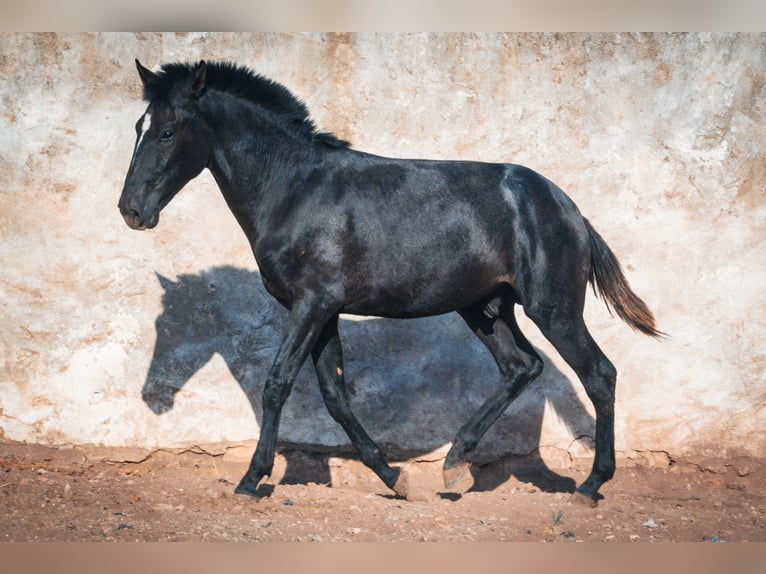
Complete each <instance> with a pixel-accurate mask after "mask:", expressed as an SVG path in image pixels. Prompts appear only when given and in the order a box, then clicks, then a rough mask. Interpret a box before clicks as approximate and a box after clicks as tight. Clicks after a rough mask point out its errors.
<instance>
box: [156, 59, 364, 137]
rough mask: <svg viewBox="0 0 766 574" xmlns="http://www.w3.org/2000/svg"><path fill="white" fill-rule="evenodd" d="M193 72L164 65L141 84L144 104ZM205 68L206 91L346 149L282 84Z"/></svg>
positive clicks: (232, 67) (221, 66)
mask: <svg viewBox="0 0 766 574" xmlns="http://www.w3.org/2000/svg"><path fill="white" fill-rule="evenodd" d="M195 68H196V64H191V63H171V64H164V65H163V66H162V69H161V71H160V72H158V73H156V74H155V75H153V76H150V77H149V78H148V79H147V81H146V83H145V84H144V100H146V101H147V102H151V101H152V100H154V99H161V100H167V99H168V98H169V94H170V90H171V89H172V88H173V86H175V84H176V83H177V82H179V81H181V80H184V79H186V78H189V77H190V76H191V75H192V74H193V73H194V70H195ZM206 68H207V70H206V75H205V78H206V82H205V83H206V85H207V88H208V89H212V90H218V91H221V92H226V93H228V94H232V95H234V96H237V97H240V98H243V99H245V100H248V101H250V102H253V103H254V104H257V105H259V106H261V107H263V108H265V109H266V110H268V111H269V112H271V113H273V114H275V115H276V116H278V119H279V120H280V123H283V124H285V125H286V126H287V127H288V128H289V129H290V130H293V131H295V132H298V133H301V134H303V135H305V136H307V137H308V138H309V139H310V140H312V141H317V142H321V143H324V144H326V145H329V146H332V147H341V148H345V147H348V146H349V145H350V144H349V142H347V141H345V140H342V139H340V138H338V137H337V136H335V135H334V134H332V133H329V132H320V131H318V130H317V127H316V125H315V124H314V121H313V120H312V119H311V118H310V117H309V111H308V108H307V107H306V105H305V104H304V103H303V102H302V101H301V100H299V99H298V98H297V97H295V96H294V95H293V94H292V93H291V92H290V90H288V89H287V88H286V87H284V86H283V85H282V84H280V83H278V82H275V81H273V80H270V79H269V78H266V77H265V76H262V75H260V74H257V73H255V72H253V71H252V70H250V69H249V68H246V67H244V66H238V65H236V64H233V63H231V62H208V63H207V64H206Z"/></svg>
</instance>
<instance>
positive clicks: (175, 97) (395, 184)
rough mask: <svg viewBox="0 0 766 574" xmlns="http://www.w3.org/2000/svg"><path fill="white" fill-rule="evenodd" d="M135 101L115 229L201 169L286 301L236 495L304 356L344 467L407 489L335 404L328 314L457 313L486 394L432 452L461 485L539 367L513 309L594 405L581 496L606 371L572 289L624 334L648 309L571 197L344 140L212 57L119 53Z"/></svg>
mask: <svg viewBox="0 0 766 574" xmlns="http://www.w3.org/2000/svg"><path fill="white" fill-rule="evenodd" d="M136 66H137V68H138V73H139V76H140V78H141V81H142V83H143V88H144V99H145V100H146V101H148V102H149V105H148V107H147V109H146V112H145V113H144V115H143V116H142V117H141V118H140V119H139V120H138V122H137V124H136V133H137V140H136V145H135V148H134V151H133V158H132V160H131V164H130V167H129V169H128V173H127V176H126V179H125V185H124V188H123V191H122V195H121V197H120V201H119V208H120V211H121V213H122V216H123V217H124V219H125V221H126V223H127V224H128V225H129V226H130V227H132V228H133V229H150V228H153V227H155V226H156V225H157V223H158V221H159V214H160V211H161V210H162V208H164V207H165V206H166V205H167V204H168V202H169V201H170V200H171V199H172V198H173V197H174V196H175V195H176V193H178V192H179V191H180V190H181V188H183V186H184V185H185V184H186V183H187V182H189V181H190V180H191V179H193V178H194V177H196V176H197V175H199V173H200V172H201V171H202V170H203V169H204V168H207V169H209V170H210V172H211V173H212V174H213V177H214V178H215V180H216V182H217V184H218V186H219V188H220V189H221V192H222V193H223V196H224V198H225V200H226V202H227V204H228V205H229V208H230V209H231V211H232V212H233V213H234V215H235V217H236V219H237V221H238V223H239V225H240V226H241V227H242V229H243V231H244V232H245V235H246V236H247V238H248V240H249V241H250V246H251V247H252V250H253V253H254V255H255V259H256V261H257V263H258V267H259V270H260V273H261V276H262V280H263V284H264V286H265V287H266V290H267V291H268V292H269V293H270V294H271V295H273V296H274V297H275V298H276V299H277V300H278V301H279V302H280V303H281V304H282V305H284V306H285V307H286V308H288V309H289V310H290V316H289V323H288V325H287V329H286V332H285V336H284V339H283V341H282V343H281V345H280V347H279V350H278V351H277V354H276V358H275V359H274V363H273V365H272V367H271V369H270V371H269V374H268V377H267V380H266V384H265V387H264V390H263V396H262V408H263V420H262V427H261V436H260V440H259V441H258V446H257V448H256V450H255V454H254V455H253V458H252V461H251V463H250V467H249V469H248V471H247V473H246V474H245V476H244V477H243V478H242V480H241V482H240V483H239V485H238V486H237V488H236V492H237V493H243V494H250V495H257V493H258V491H257V489H258V485H259V483H260V482H261V480H262V479H263V478H264V477H266V476H268V475H269V474H270V473H271V470H272V465H273V460H274V449H275V445H276V439H277V431H278V426H279V419H280V413H281V410H282V406H283V404H284V402H285V400H286V399H287V396H288V394H289V393H290V388H291V386H292V383H293V381H294V379H295V376H296V375H297V373H298V370H299V369H300V367H301V365H302V364H303V363H304V361H305V360H306V359H307V358H308V356H309V355H311V358H312V359H313V362H314V366H315V370H316V374H317V378H318V381H319V386H320V389H321V394H322V398H323V400H324V403H325V405H326V406H327V409H328V410H329V412H330V414H331V415H332V417H333V418H334V419H335V420H337V421H338V423H339V424H340V425H341V426H342V427H343V429H344V430H345V431H346V433H347V434H348V436H349V438H350V440H351V442H352V444H353V445H354V447H355V448H356V449H357V450H358V452H359V455H360V458H361V459H362V461H363V462H364V463H365V464H366V465H367V466H368V467H370V468H371V469H372V470H373V471H374V472H375V473H376V474H377V475H378V476H379V477H380V478H381V479H382V480H383V482H384V483H385V484H386V485H387V486H388V487H389V488H391V489H393V490H394V491H395V492H396V493H397V494H399V495H401V496H406V494H407V481H406V477H405V475H404V473H403V472H402V471H401V469H400V468H396V467H391V466H389V465H388V464H387V462H386V458H385V455H384V453H383V451H382V449H381V448H380V447H379V446H378V445H377V444H376V443H375V442H374V441H373V440H372V439H371V438H370V437H369V435H368V434H367V432H366V431H365V430H364V428H363V427H362V426H361V424H360V423H359V421H358V420H357V418H356V417H355V416H354V414H353V413H352V412H351V409H350V408H349V402H348V395H347V392H346V388H345V381H344V375H343V370H344V367H343V356H342V350H341V341H340V339H339V336H338V315H339V313H351V314H361V315H374V316H382V317H394V318H409V317H422V316H428V315H436V314H441V313H447V312H450V311H457V312H458V313H459V314H460V315H461V316H462V317H463V319H464V320H465V321H466V323H467V324H468V326H469V327H470V328H471V330H473V332H474V333H475V334H476V335H477V336H478V337H479V338H480V339H481V340H482V341H483V342H484V344H485V345H486V346H487V348H488V349H489V351H490V352H491V353H492V356H493V357H494V359H495V361H496V362H497V365H498V367H499V368H500V372H501V374H502V376H503V384H502V387H501V388H500V389H499V390H498V391H497V392H496V393H495V394H494V395H493V396H491V397H490V398H489V399H488V400H487V401H486V402H485V403H484V404H483V405H482V406H481V408H480V409H479V410H478V412H476V414H475V415H474V416H473V417H471V418H470V420H468V422H466V423H465V424H464V425H463V426H462V427H460V429H459V431H458V433H457V436H456V437H455V440H454V441H453V444H452V447H451V448H450V451H449V452H448V454H447V456H446V458H445V461H444V482H445V485H446V487H447V488H460V489H465V488H467V487H468V486H470V484H471V481H472V478H471V474H470V471H469V468H468V463H467V462H466V455H467V454H468V453H470V452H471V451H473V450H474V449H475V448H476V446H477V443H478V442H479V440H480V439H481V437H482V436H483V435H484V434H485V433H486V432H487V430H488V429H489V427H490V426H491V425H492V424H493V422H494V421H495V420H496V419H497V418H498V417H499V416H500V415H501V414H502V413H503V411H505V409H506V408H507V407H508V406H509V404H510V403H511V401H512V400H513V399H514V398H515V397H516V396H517V395H518V394H519V393H520V392H521V391H522V389H523V388H524V387H525V386H526V385H527V384H529V382H530V381H532V380H533V379H534V378H535V377H537V376H538V375H539V374H540V372H541V370H542V367H543V362H542V360H541V359H540V357H539V355H538V354H537V352H536V351H535V350H534V348H533V347H532V345H531V344H530V343H529V342H528V341H527V339H526V338H525V337H524V335H523V334H522V333H521V331H520V330H519V327H518V325H517V322H516V319H515V316H514V307H515V305H517V304H519V305H521V306H522V308H523V309H524V312H525V313H526V315H527V316H528V317H530V319H531V320H532V321H533V322H534V323H535V324H536V325H537V326H538V327H539V328H540V330H541V332H542V333H543V334H544V335H545V337H546V338H547V339H548V340H549V341H550V342H551V343H552V344H553V346H554V347H555V348H556V350H557V351H558V352H559V353H560V354H561V356H562V357H563V358H564V360H565V361H566V362H567V363H568V364H569V365H570V366H571V367H572V369H573V370H574V371H575V373H576V374H577V376H578V377H579V379H580V381H581V382H582V384H583V385H584V387H585V390H586V392H587V394H588V397H589V398H590V400H591V401H592V402H593V405H594V407H595V412H596V438H595V458H594V463H593V468H592V471H591V473H590V475H589V476H588V478H587V479H586V480H585V482H584V483H583V484H582V485H580V486H579V487H578V489H577V491H576V492H575V497H576V498H578V499H579V500H583V501H587V502H589V503H593V502H594V501H595V500H597V499H598V497H599V496H600V495H599V494H598V490H599V488H600V487H601V485H602V484H603V483H604V482H605V481H607V480H609V479H610V478H611V477H612V476H613V474H614V470H615V460H614V392H615V383H616V370H615V368H614V366H613V365H612V363H611V362H610V361H609V359H607V357H606V356H605V355H604V353H603V352H602V351H601V350H600V349H599V347H598V346H597V344H596V343H595V342H594V340H593V339H592V337H591V335H590V333H589V332H588V330H587V328H586V326H585V322H584V320H583V316H582V313H583V307H584V300H585V292H586V287H587V283H588V281H590V282H591V283H592V284H593V286H594V289H598V292H599V294H600V295H601V296H602V298H603V299H604V300H605V301H606V303H607V306H610V305H611V307H613V308H614V310H615V312H616V313H617V315H618V316H619V317H620V318H622V319H623V320H624V321H626V322H627V323H628V324H629V325H630V326H631V327H633V328H634V329H636V330H638V331H640V332H642V333H645V334H647V335H650V336H653V337H659V336H660V335H661V333H660V332H659V331H658V330H656V329H655V326H654V318H653V317H652V314H651V312H650V311H649V309H648V308H647V306H646V304H645V303H644V302H643V301H642V300H641V299H639V298H638V296H636V295H635V293H633V291H632V290H631V289H630V287H629V286H628V283H627V281H626V279H625V277H624V276H623V274H622V271H621V269H620V265H619V263H618V262H617V259H616V257H615V256H614V254H613V253H612V251H611V250H610V249H609V247H608V246H607V245H606V243H605V242H604V240H603V239H602V238H601V236H599V234H598V233H596V231H594V229H593V227H591V225H590V224H589V223H588V221H587V220H586V219H585V218H584V217H583V216H582V215H581V214H580V212H579V210H578V209H577V207H576V206H575V204H574V203H573V202H572V200H571V199H570V198H569V197H568V196H567V195H566V194H565V193H564V192H563V191H562V190H561V189H559V188H558V187H557V186H556V185H554V184H553V183H551V182H550V181H548V180H547V179H545V178H544V177H542V176H541V175H539V174H537V173H536V172H534V171H532V170H530V169H528V168H525V167H522V166H518V165H512V164H488V163H480V162H458V161H428V160H405V159H391V158H384V157H379V156H375V155H371V154H367V153H363V152H359V151H356V150H353V149H351V148H350V146H349V144H348V142H346V141H343V140H341V139H339V138H337V137H335V136H334V135H333V134H330V133H323V132H319V131H318V130H317V128H316V126H315V124H314V122H313V121H312V120H311V119H310V118H309V115H308V110H307V109H306V107H305V105H304V104H303V103H302V102H300V101H299V100H298V99H297V98H295V97H294V96H293V95H292V94H291V93H290V92H289V91H288V90H287V89H286V88H285V87H284V86H282V85H280V84H278V83H276V82H273V81H271V80H269V79H267V78H264V77H262V76H260V75H258V74H255V73H253V72H252V71H250V70H248V69H247V68H243V67H239V66H236V65H233V64H229V63H211V64H206V63H205V62H204V61H201V62H199V63H198V64H196V65H194V64H178V63H174V64H166V65H164V66H163V67H162V69H161V71H160V72H159V73H153V72H151V71H150V70H148V69H146V68H144V67H143V66H142V65H141V64H140V63H139V62H138V61H136Z"/></svg>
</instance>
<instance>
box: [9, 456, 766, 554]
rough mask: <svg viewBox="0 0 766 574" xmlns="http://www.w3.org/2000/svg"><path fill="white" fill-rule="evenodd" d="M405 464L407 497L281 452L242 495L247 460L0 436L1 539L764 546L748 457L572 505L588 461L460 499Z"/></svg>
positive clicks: (620, 480)
mask: <svg viewBox="0 0 766 574" xmlns="http://www.w3.org/2000/svg"><path fill="white" fill-rule="evenodd" d="M127 458H130V457H127ZM134 458H135V457H134ZM527 462H528V461H527ZM403 464H404V465H405V467H406V468H407V470H408V472H409V474H410V477H411V484H412V485H413V491H414V492H415V494H413V496H412V497H411V498H412V499H411V500H404V499H401V498H398V497H396V496H395V495H394V494H393V493H392V492H390V491H388V490H387V489H386V488H385V486H383V485H382V483H380V482H379V481H378V480H377V478H376V477H375V476H374V475H373V474H372V473H371V472H370V471H368V470H367V469H366V468H365V467H364V466H363V465H361V463H359V462H358V461H357V460H354V459H353V458H340V457H336V456H331V455H328V454H316V453H314V454H312V453H305V452H297V451H285V452H283V453H282V454H280V455H279V456H278V459H277V461H276V466H275V473H274V476H273V477H272V478H271V479H269V480H268V481H267V482H266V483H265V484H264V485H262V486H261V490H262V493H263V496H262V497H260V498H252V497H243V496H238V495H235V494H234V493H233V491H234V486H235V484H236V482H237V481H238V480H239V478H240V476H241V474H242V473H243V472H244V471H245V469H246V467H247V457H245V456H239V457H232V456H221V455H215V456H214V455H211V454H208V453H205V452H201V451H199V450H196V451H195V450H191V451H186V452H183V453H170V452H165V451H157V452H154V453H151V454H148V455H147V456H146V457H144V458H143V459H141V460H137V461H127V460H126V457H123V456H121V454H120V452H119V451H114V452H111V451H108V450H105V449H100V450H98V452H97V453H94V452H89V451H88V450H87V449H83V448H73V449H51V448H44V447H39V446H30V445H0V515H2V516H3V520H2V521H0V541H61V542H63V541H208V540H209V541H232V542H234V541H274V542H276V541H314V542H330V541H376V542H384V541H533V542H542V541H545V542H578V541H584V542H647V541H700V542H701V541H710V542H724V541H737V542H743V541H766V478H765V477H764V473H763V470H764V466H763V464H762V463H761V462H760V461H754V460H743V459H742V460H740V459H738V460H736V461H713V462H711V463H710V464H707V465H703V466H700V465H692V464H688V463H681V462H673V463H668V464H665V465H660V466H659V467H656V466H655V467H650V466H648V465H638V464H635V463H633V462H630V461H628V462H623V463H622V464H620V465H619V467H618V471H617V473H616V475H615V478H614V479H613V480H612V481H611V482H609V483H607V484H606V485H604V487H603V488H602V494H603V496H604V498H603V499H602V500H601V501H599V503H598V506H597V507H595V508H589V507H585V506H582V505H578V504H572V503H571V502H570V494H569V491H570V490H571V487H572V484H573V483H572V479H574V481H576V482H577V483H578V484H579V483H580V482H582V480H583V479H584V478H585V476H586V474H587V468H573V469H567V470H565V471H564V470H562V471H558V472H553V471H551V470H549V469H547V467H545V465H544V464H541V463H540V461H539V460H538V462H537V463H534V462H533V463H531V464H527V468H524V467H523V465H522V466H519V465H516V466H514V464H516V463H513V464H512V463H509V462H507V461H506V462H502V463H494V464H491V465H485V466H481V467H474V468H473V470H472V472H473V474H474V478H475V485H474V487H473V489H472V490H469V491H468V492H466V493H463V494H458V493H450V492H445V491H444V488H443V487H441V486H440V482H439V481H440V479H441V470H440V464H441V463H440V461H432V462H408V463H403Z"/></svg>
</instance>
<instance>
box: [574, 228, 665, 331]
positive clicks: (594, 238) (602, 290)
mask: <svg viewBox="0 0 766 574" xmlns="http://www.w3.org/2000/svg"><path fill="white" fill-rule="evenodd" d="M583 219H584V218H583ZM585 227H586V228H587V229H588V238H589V239H590V253H591V255H590V259H591V265H590V276H589V277H588V280H589V281H590V283H591V285H592V286H593V292H594V293H596V294H597V295H598V296H600V297H601V299H603V300H604V303H606V308H607V309H609V312H610V313H611V312H612V307H614V310H615V312H616V313H617V316H618V317H620V319H622V320H623V321H625V322H626V323H627V324H628V325H630V326H631V328H633V329H635V330H636V331H639V332H641V333H644V334H645V335H649V336H650V337H655V338H658V339H659V338H662V337H663V336H665V333H663V332H661V331H658V330H657V329H656V328H655V326H654V316H653V315H652V312H651V311H650V310H649V307H647V305H646V303H644V302H643V301H642V300H641V299H640V298H639V296H638V295H636V294H635V293H634V292H633V291H632V290H631V288H630V285H628V280H627V279H625V275H623V273H622V269H621V268H620V263H619V261H617V257H616V256H615V255H614V253H613V252H612V250H611V249H609V246H608V245H607V244H606V241H604V238H603V237H601V236H600V235H599V234H598V232H596V230H595V229H593V227H592V226H591V224H590V223H589V222H588V220H587V219H586V220H585Z"/></svg>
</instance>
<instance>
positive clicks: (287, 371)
mask: <svg viewBox="0 0 766 574" xmlns="http://www.w3.org/2000/svg"><path fill="white" fill-rule="evenodd" d="M336 313H337V306H334V305H331V304H329V303H328V300H327V298H325V299H323V300H322V299H321V298H319V297H312V298H310V300H304V301H301V302H299V303H297V304H295V305H293V309H292V312H291V314H290V322H289V325H288V328H287V333H286V335H285V337H284V339H283V340H282V344H281V345H280V346H279V351H277V356H276V358H275V359H274V364H273V365H272V367H271V370H270V371H269V374H268V377H267V379H266V386H265V387H264V389H263V405H262V406H263V418H262V420H261V436H260V439H259V440H258V446H257V447H256V449H255V453H254V454H253V458H252V460H251V461H250V467H249V468H248V470H247V473H245V476H244V477H242V480H241V481H240V482H239V484H238V485H237V488H236V489H235V490H234V492H235V493H237V494H249V495H251V496H257V489H258V484H259V483H260V482H261V480H263V478H264V477H266V476H269V475H271V470H272V468H273V466H274V451H275V448H276V444H277V433H278V431H279V419H280V416H281V414H282V407H283V406H284V404H285V401H286V400H287V397H288V395H289V394H290V389H291V388H292V385H293V381H295V377H296V376H297V375H298V371H299V370H300V368H301V365H303V363H304V361H305V360H306V357H308V355H309V353H310V351H311V348H312V347H313V346H314V344H315V343H316V341H317V339H318V338H319V334H320V333H321V332H322V329H323V328H324V326H325V324H326V323H327V321H328V319H329V318H330V317H332V316H333V315H335V314H336Z"/></svg>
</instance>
